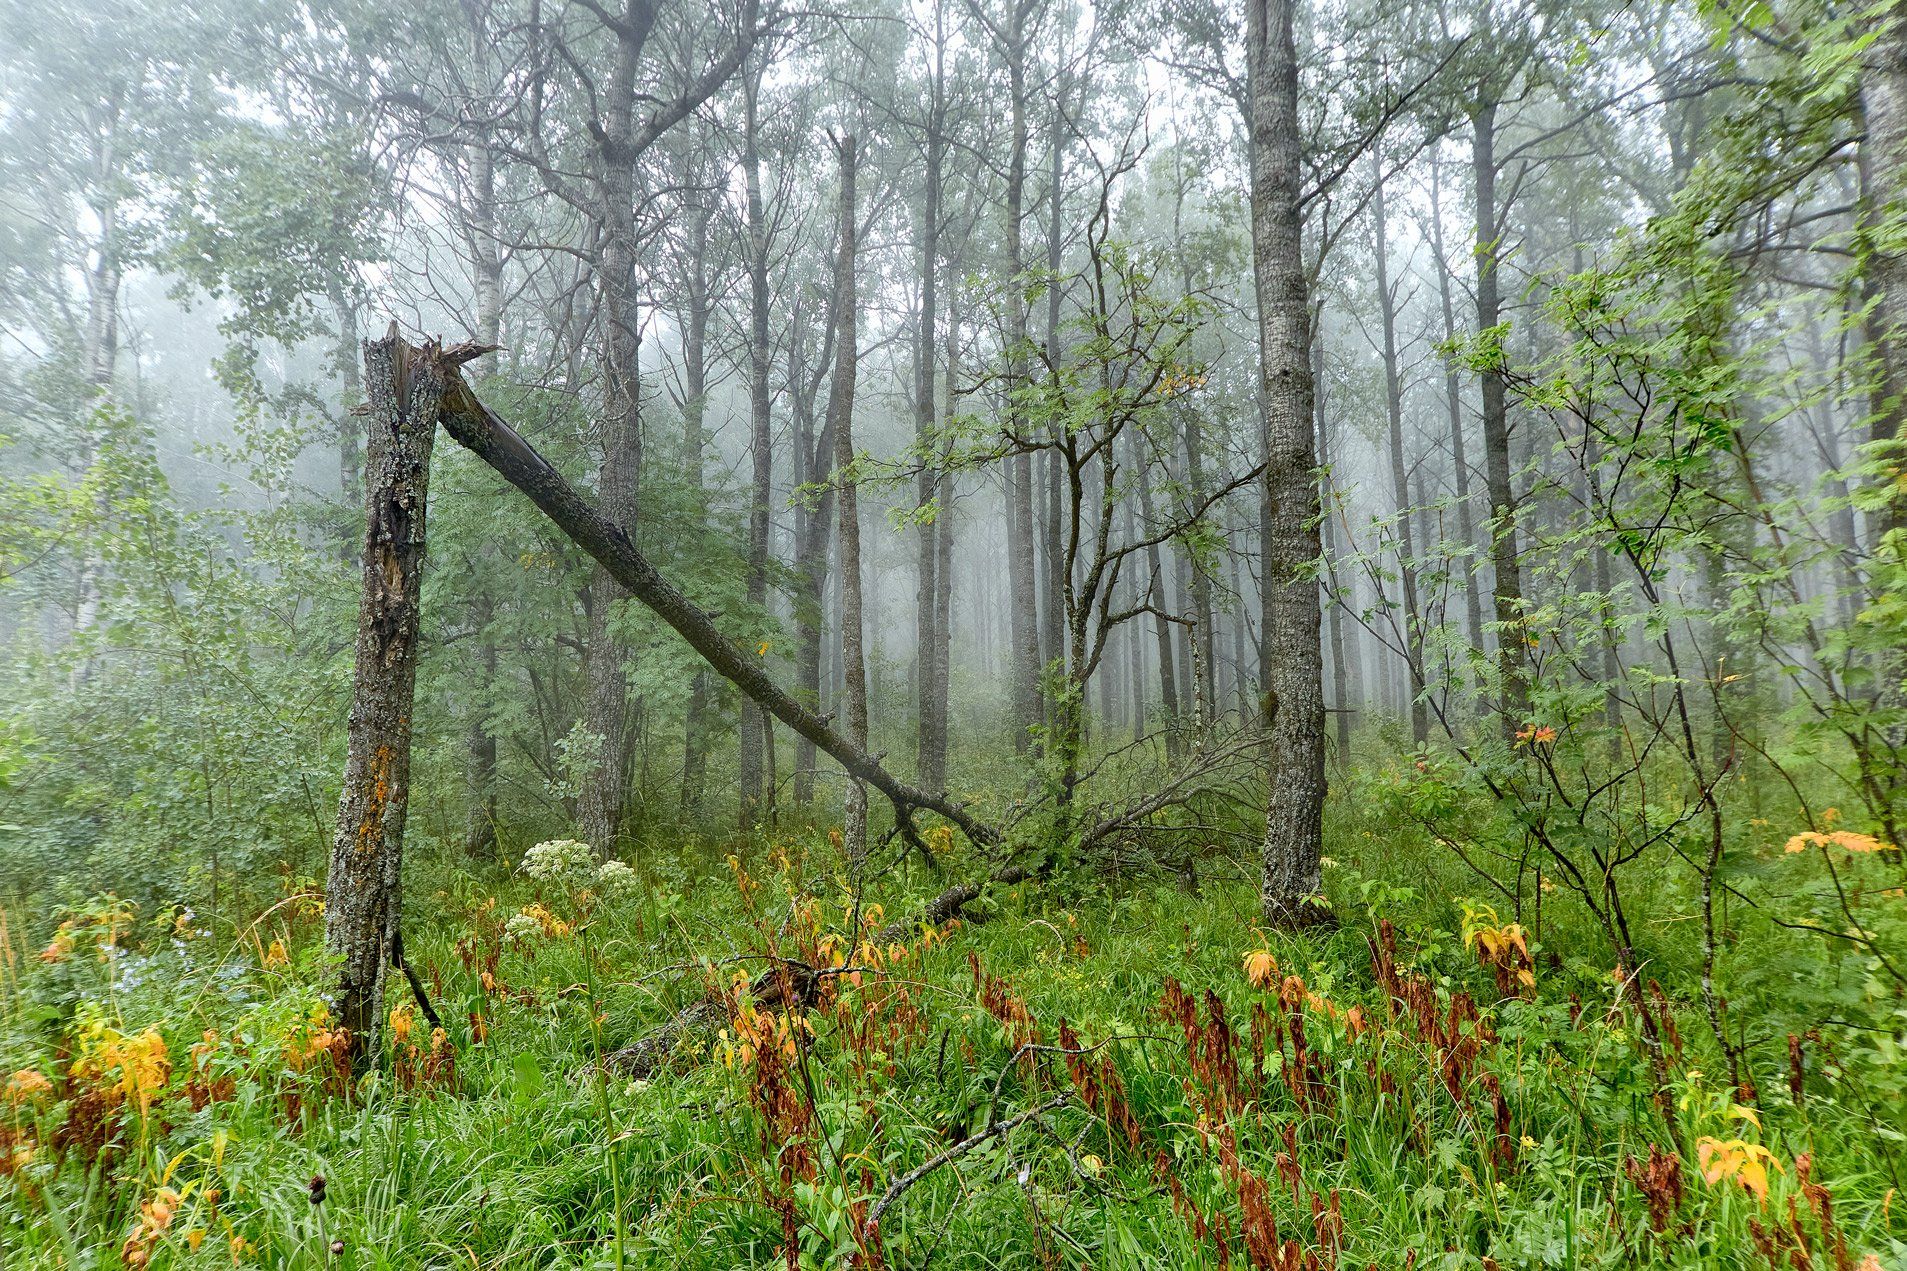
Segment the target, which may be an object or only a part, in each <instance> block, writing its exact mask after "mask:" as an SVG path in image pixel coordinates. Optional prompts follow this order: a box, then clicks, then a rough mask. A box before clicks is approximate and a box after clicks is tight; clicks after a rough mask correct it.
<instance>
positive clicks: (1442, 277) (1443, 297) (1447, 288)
mask: <svg viewBox="0 0 1907 1271" xmlns="http://www.w3.org/2000/svg"><path fill="white" fill-rule="evenodd" d="M1430 246H1431V254H1432V255H1434V256H1435V257H1436V258H1437V301H1438V304H1439V305H1440V306H1441V307H1442V310H1443V338H1444V342H1445V343H1446V344H1449V343H1451V342H1453V341H1455V340H1456V338H1457V311H1456V304H1455V302H1454V300H1453V299H1452V296H1451V290H1452V289H1451V285H1450V284H1451V273H1450V258H1449V257H1448V256H1447V255H1445V254H1444V241H1443V181H1442V165H1441V164H1439V163H1438V161H1437V150H1436V147H1434V146H1433V147H1431V151H1430ZM1443 392H1444V407H1445V409H1446V410H1447V411H1448V412H1449V414H1450V465H1451V476H1452V479H1453V480H1454V481H1455V483H1456V490H1457V538H1458V540H1459V542H1460V544H1461V550H1460V553H1459V554H1458V555H1457V559H1456V560H1455V561H1454V562H1453V565H1452V568H1453V569H1454V571H1455V573H1456V575H1457V578H1458V580H1459V583H1460V585H1461V586H1462V587H1463V629H1464V634H1465V635H1466V636H1467V637H1468V638H1469V641H1470V647H1471V648H1472V649H1474V650H1477V651H1479V652H1480V651H1481V650H1482V649H1483V648H1484V647H1485V646H1484V634H1483V603H1482V600H1481V598H1480V594H1479V592H1478V590H1477V568H1476V561H1475V558H1473V557H1472V556H1471V555H1470V553H1472V552H1474V551H1475V550H1476V544H1477V537H1476V526H1475V525H1474V524H1473V523H1472V520H1471V509H1470V460H1469V457H1468V456H1467V454H1466V453H1465V449H1464V440H1463V390H1462V386H1461V383H1460V382H1459V380H1458V377H1457V364H1456V362H1455V360H1454V359H1451V358H1448V357H1446V358H1445V359H1444V373H1443Z"/></svg>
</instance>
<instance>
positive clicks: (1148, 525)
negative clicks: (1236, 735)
mask: <svg viewBox="0 0 1907 1271" xmlns="http://www.w3.org/2000/svg"><path fill="white" fill-rule="evenodd" d="M1127 444H1128V445H1129V446H1130V447H1131V451H1132V469H1133V472H1134V474H1135V477H1136V483H1137V485H1138V487H1139V528H1140V531H1141V532H1142V533H1143V534H1144V535H1145V536H1146V537H1147V538H1151V537H1152V536H1153V535H1154V534H1155V533H1156V532H1157V527H1156V523H1155V521H1154V518H1153V514H1152V476H1151V474H1150V473H1149V472H1147V471H1146V464H1145V449H1144V446H1143V444H1142V443H1141V442H1140V441H1139V440H1138V439H1137V438H1134V439H1133V440H1131V441H1129V442H1128V443H1127ZM1146 575H1147V590H1146V601H1147V603H1148V604H1150V605H1151V606H1152V634H1153V638H1154V639H1155V640H1157V642H1158V645H1159V713H1160V714H1161V715H1162V716H1164V724H1165V755H1166V758H1167V759H1172V760H1176V759H1177V758H1178V757H1179V681H1178V676H1177V674H1176V672H1175V671H1174V669H1173V668H1174V666H1175V664H1176V657H1175V654H1174V652H1173V643H1174V641H1173V639H1172V626H1173V624H1172V620H1171V619H1170V618H1169V617H1168V616H1167V615H1168V614H1169V613H1170V612H1171V609H1170V607H1169V606H1168V605H1167V603H1166V596H1165V570H1164V562H1163V559H1162V553H1161V552H1160V550H1159V545H1158V544H1157V543H1148V544H1147V545H1146Z"/></svg>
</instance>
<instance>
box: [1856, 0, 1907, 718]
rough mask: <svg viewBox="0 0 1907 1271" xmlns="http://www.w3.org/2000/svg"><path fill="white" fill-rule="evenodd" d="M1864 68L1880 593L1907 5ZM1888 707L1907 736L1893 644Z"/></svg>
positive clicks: (1906, 496)
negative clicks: (1887, 228)
mask: <svg viewBox="0 0 1907 1271" xmlns="http://www.w3.org/2000/svg"><path fill="white" fill-rule="evenodd" d="M1864 62H1865V65H1864V70H1863V73H1862V76H1861V89H1860V104H1861V113H1862V115H1863V117H1864V122H1865V124H1866V125H1867V139H1866V141H1865V142H1864V143H1863V144H1862V146H1861V155H1860V160H1861V161H1860V173H1861V187H1862V188H1861V203H1862V212H1861V221H1862V226H1863V236H1862V237H1863V240H1864V241H1863V246H1865V247H1866V249H1867V251H1866V255H1865V270H1864V272H1865V277H1864V279H1863V281H1864V283H1865V289H1866V291H1867V293H1868V295H1869V296H1871V297H1872V305H1871V307H1870V308H1869V311H1868V313H1869V316H1868V319H1867V338H1868V342H1869V344H1870V345H1872V347H1873V349H1874V353H1875V363H1876V369H1877V372H1878V374H1877V375H1876V377H1875V381H1874V388H1873V394H1872V404H1873V423H1872V424H1871V426H1870V427H1871V432H1870V434H1869V438H1868V439H1869V441H1870V442H1871V443H1873V444H1874V445H1875V446H1876V447H1879V448H1881V450H1882V454H1883V455H1884V456H1885V458H1884V463H1883V469H1882V472H1881V474H1880V484H1881V487H1882V489H1884V490H1887V491H1890V492H1891V493H1889V494H1888V495H1887V497H1885V498H1884V499H1882V500H1881V502H1880V505H1879V506H1878V507H1877V508H1875V510H1874V511H1873V513H1872V514H1871V517H1872V519H1871V521H1870V524H1871V526H1872V530H1873V539H1874V563H1875V566H1876V567H1877V568H1876V570H1875V573H1874V580H1875V581H1874V591H1875V594H1876V597H1877V598H1878V597H1879V596H1880V595H1882V594H1884V593H1886V592H1887V591H1888V590H1889V588H1890V587H1891V586H1892V585H1894V583H1896V582H1897V580H1898V578H1899V576H1900V571H1901V568H1902V564H1903V560H1904V559H1907V485H1904V484H1903V482H1902V481H1901V480H1900V479H1899V477H1900V474H1901V471H1902V468H1903V464H1902V460H1901V455H1900V452H1899V450H1898V446H1899V444H1900V436H1901V420H1902V418H1903V417H1907V251H1903V250H1901V249H1900V246H1899V232H1898V229H1897V228H1896V229H1895V231H1894V232H1893V233H1892V234H1891V235H1890V234H1886V233H1877V232H1876V231H1877V230H1879V229H1880V228H1881V226H1882V224H1883V222H1886V221H1889V220H1892V221H1893V223H1894V224H1895V226H1896V227H1897V226H1898V224H1899V219H1900V217H1902V216H1903V215H1904V214H1907V10H1903V9H1901V8H1900V7H1898V6H1896V7H1894V8H1893V9H1892V10H1891V11H1890V12H1888V13H1887V15H1886V16H1885V17H1884V18H1883V19H1882V20H1881V24H1880V29H1879V31H1878V32H1876V35H1875V39H1874V42H1873V44H1872V46H1871V47H1870V48H1869V49H1868V51H1867V56H1866V58H1865V59H1864ZM1879 671H1880V693H1879V699H1880V704H1881V706H1882V707H1883V708H1884V709H1885V710H1887V711H1888V712H1889V715H1890V719H1889V722H1888V726H1887V737H1888V741H1889V743H1890V744H1892V745H1894V746H1900V745H1902V744H1903V743H1904V742H1907V650H1903V649H1898V648H1897V649H1894V650H1892V651H1890V652H1889V653H1887V654H1884V655H1883V656H1882V658H1881V660H1880V667H1879Z"/></svg>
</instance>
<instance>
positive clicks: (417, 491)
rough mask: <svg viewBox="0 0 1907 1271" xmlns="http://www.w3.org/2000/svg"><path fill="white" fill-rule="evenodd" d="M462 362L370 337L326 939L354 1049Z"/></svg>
mask: <svg viewBox="0 0 1907 1271" xmlns="http://www.w3.org/2000/svg"><path fill="white" fill-rule="evenodd" d="M453 369H454V368H453V367H452V366H451V364H450V363H449V362H447V361H446V360H445V357H444V354H443V352H442V350H440V349H439V348H438V347H437V346H436V345H434V344H432V345H427V346H426V347H424V348H423V349H413V348H412V347H411V346H410V345H409V344H407V343H406V342H405V341H404V340H403V339H401V338H400V337H399V336H398V334H397V328H396V324H392V327H391V331H390V333H389V334H388V335H386V336H385V337H384V338H383V339H382V340H378V341H376V342H374V343H367V344H366V345H365V346H364V370H365V378H366V381H367V383H368V385H369V387H370V393H371V400H370V413H369V416H368V420H369V423H370V448H369V461H368V469H369V474H368V475H369V480H368V481H367V483H366V495H365V513H364V570H363V597H362V599H361V600H360V602H359V605H358V640H357V655H356V666H355V669H354V671H353V674H352V684H351V718H350V723H349V725H348V729H347V732H346V739H347V740H346V752H345V767H344V791H343V794H342V795H341V797H340V798H339V801H338V828H337V836H336V837H335V839H334V840H333V841H332V846H331V869H330V873H329V875H328V877H327V879H326V882H325V906H324V916H325V949H326V951H327V952H328V953H329V954H330V956H331V957H332V958H333V959H334V960H335V961H336V962H337V964H338V967H339V979H338V982H337V987H336V990H335V994H334V998H333V1004H334V1006H335V1007H336V1012H337V1016H336V1017H337V1022H338V1023H339V1024H340V1025H342V1026H343V1027H344V1028H345V1029H346V1030H348V1033H349V1035H350V1038H351V1049H352V1054H353V1056H354V1057H357V1056H362V1055H365V1054H371V1055H375V1054H376V1053H377V1046H378V1026H379V1024H380V1023H381V1022H382V1018H383V1002H384V981H385V973H386V971H387V969H388V968H389V967H390V966H391V965H392V963H393V962H394V960H395V959H396V957H397V956H398V953H399V945H398V926H399V920H400V913H401V902H402V897H403V893H402V889H401V879H402V867H403V853H404V815H405V812H406V809H407V807H408V805H409V798H410V758H411V710H412V694H413V689H414V687H415V685H416V681H417V634H418V627H419V620H420V600H421V589H422V581H423V567H424V513H425V503H426V494H427V492H428V488H429V480H430V450H431V443H432V441H433V440H434V439H435V434H436V429H437V418H438V413H439V408H440V403H441V402H442V400H443V395H444V387H445V384H446V382H447V379H448V377H449V376H450V375H451V374H452V371H453Z"/></svg>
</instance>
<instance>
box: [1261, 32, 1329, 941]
mask: <svg viewBox="0 0 1907 1271" xmlns="http://www.w3.org/2000/svg"><path fill="white" fill-rule="evenodd" d="M1292 9H1293V0H1248V3H1247V5H1246V39H1245V45H1246V56H1247V62H1248V66H1249V77H1250V87H1249V94H1250V100H1249V105H1250V115H1249V119H1248V121H1247V122H1248V124H1249V128H1250V159H1251V218H1252V266H1253V278H1254V281H1255V283H1256V288H1257V293H1258V338H1259V354H1260V361H1259V368H1260V369H1259V388H1260V397H1261V400H1262V403H1263V408H1264V410H1265V431H1266V439H1267V443H1268V444H1267V453H1266V459H1267V463H1266V467H1265V498H1266V500H1267V502H1268V503H1269V520H1270V524H1271V534H1270V535H1269V537H1268V538H1267V539H1266V541H1265V566H1264V570H1265V578H1264V595H1265V600H1264V605H1265V616H1264V623H1265V653H1266V660H1267V665H1266V668H1265V671H1266V693H1265V697H1266V706H1267V713H1268V714H1269V716H1270V721H1269V725H1270V741H1269V746H1268V747H1267V749H1268V751H1269V754H1270V762H1271V772H1270V782H1269V791H1270V793H1269V799H1268V802H1267V807H1266V813H1265V845H1264V861H1263V872H1262V881H1261V885H1260V899H1261V902H1262V904H1263V908H1264V913H1265V919H1266V921H1267V922H1271V923H1276V924H1279V925H1284V926H1294V925H1302V924H1304V923H1306V922H1307V921H1310V920H1311V918H1312V915H1314V914H1317V913H1319V912H1321V911H1319V910H1317V909H1315V908H1313V907H1312V906H1311V900H1312V897H1314V896H1315V895H1316V894H1317V892H1318V888H1319V883H1320V880H1321V875H1320V870H1319V860H1320V858H1321V856H1322V841H1323V832H1324V791H1325V775H1324V749H1325V743H1324V686H1323V681H1324V667H1323V658H1322V654H1321V651H1320V649H1319V640H1318V636H1319V625H1320V610H1319V604H1318V585H1317V580H1316V579H1315V578H1314V577H1312V574H1311V569H1312V566H1313V563H1314V562H1315V561H1316V560H1317V559H1318V556H1319V553H1320V550H1321V548H1320V543H1319V538H1318V518H1319V499H1318V484H1317V476H1316V469H1317V453H1316V450H1315V448H1314V446H1313V444H1312V402H1311V398H1312V391H1313V386H1312V383H1311V360H1310V345H1311V332H1310V287H1309V281H1308V278H1307V275H1306V273H1305V261H1304V212H1303V206H1302V201H1301V200H1302V193H1303V184H1304V164H1303V154H1302V151H1301V141H1300V133H1299V123H1298V61H1297V51H1296V47H1295V44H1294V39H1293V34H1292V20H1293V12H1292Z"/></svg>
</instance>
